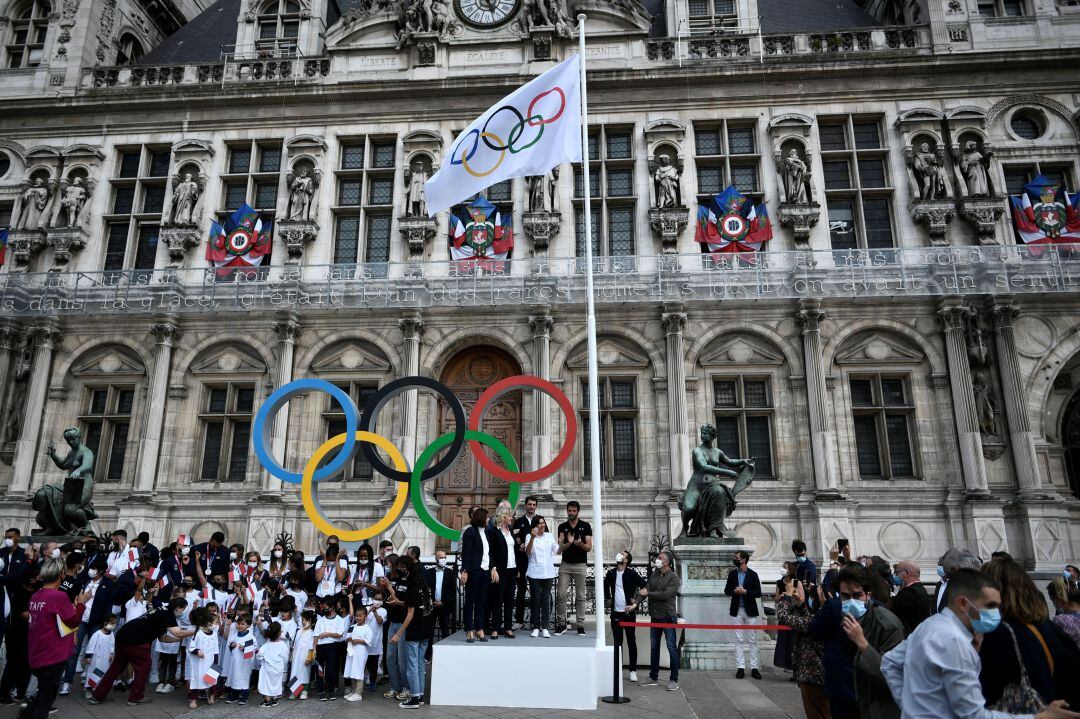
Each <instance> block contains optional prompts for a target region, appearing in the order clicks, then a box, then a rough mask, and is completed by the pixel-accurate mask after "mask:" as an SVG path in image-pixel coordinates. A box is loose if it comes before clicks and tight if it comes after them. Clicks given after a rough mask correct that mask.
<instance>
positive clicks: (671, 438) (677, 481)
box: [660, 304, 690, 491]
mask: <svg viewBox="0 0 1080 719" xmlns="http://www.w3.org/2000/svg"><path fill="white" fill-rule="evenodd" d="M682 310H683V306H682V305H680V304H666V305H664V311H663V313H661V315H660V324H662V325H663V326H664V332H665V333H666V334H667V346H666V349H667V354H666V356H665V357H664V362H665V364H666V365H667V394H668V452H669V454H670V456H671V461H670V465H671V489H672V491H681V490H684V489H686V481H687V480H688V479H689V478H690V474H689V471H688V470H687V465H686V462H687V457H688V456H689V454H690V439H689V437H688V436H687V434H686V409H687V408H686V369H685V367H684V363H685V360H686V349H685V347H684V346H683V330H684V329H686V313H685V312H683V311H682Z"/></svg>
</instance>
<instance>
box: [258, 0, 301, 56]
mask: <svg viewBox="0 0 1080 719" xmlns="http://www.w3.org/2000/svg"><path fill="white" fill-rule="evenodd" d="M258 29H259V37H258V40H256V43H255V45H256V47H257V48H258V51H259V55H260V56H265V55H272V56H281V55H295V54H296V41H297V38H298V37H300V3H298V2H296V1H295V0H270V2H268V3H266V4H265V5H263V8H262V12H260V13H259V17H258Z"/></svg>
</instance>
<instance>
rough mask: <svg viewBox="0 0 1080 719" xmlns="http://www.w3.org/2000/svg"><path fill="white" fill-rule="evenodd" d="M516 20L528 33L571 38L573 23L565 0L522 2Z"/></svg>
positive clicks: (529, 0)
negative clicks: (543, 33)
mask: <svg viewBox="0 0 1080 719" xmlns="http://www.w3.org/2000/svg"><path fill="white" fill-rule="evenodd" d="M518 19H519V21H520V22H521V28H522V29H523V30H524V31H525V32H528V33H532V32H535V31H548V32H552V33H555V34H556V35H558V36H559V37H561V38H564V39H570V38H571V37H572V36H573V27H574V22H573V20H572V19H571V17H570V10H569V8H568V7H567V4H566V0H524V3H523V5H522V9H521V15H520V16H519V17H518Z"/></svg>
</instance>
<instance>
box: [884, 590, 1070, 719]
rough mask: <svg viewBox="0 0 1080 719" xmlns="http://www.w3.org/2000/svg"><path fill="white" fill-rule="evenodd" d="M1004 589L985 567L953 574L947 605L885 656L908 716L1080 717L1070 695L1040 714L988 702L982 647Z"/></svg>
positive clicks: (997, 618) (889, 675)
mask: <svg viewBox="0 0 1080 719" xmlns="http://www.w3.org/2000/svg"><path fill="white" fill-rule="evenodd" d="M1000 607H1001V592H1000V587H999V585H998V583H997V582H996V581H994V580H993V579H991V578H990V577H989V576H987V575H986V574H984V573H983V572H981V571H978V570H974V569H958V570H956V571H955V572H953V573H952V575H951V576H950V578H949V589H948V594H947V599H946V606H945V610H944V611H941V612H938V613H937V614H934V615H933V616H932V617H930V618H929V619H927V620H926V621H925V622H923V623H922V624H920V625H919V626H918V628H917V629H916V630H915V631H914V632H913V633H912V634H911V636H910V637H908V638H907V639H905V640H904V641H903V642H902V643H901V644H900V645H899V646H897V647H896V648H895V649H893V650H892V651H891V652H889V653H887V654H885V656H884V657H882V660H881V673H882V675H883V676H884V678H885V681H886V682H887V683H888V685H889V689H890V690H891V691H892V695H893V697H894V698H895V699H896V701H897V703H898V704H899V705H900V709H901V717H902V719H1014V718H1015V719H1080V713H1077V712H1074V711H1069V710H1068V708H1067V707H1066V705H1065V702H1064V701H1055V702H1053V703H1051V704H1050V706H1048V707H1047V708H1046V709H1044V710H1043V711H1040V712H1039V713H1038V714H1008V713H1005V712H1002V711H996V710H993V709H988V708H986V700H985V698H984V696H983V693H982V687H981V685H980V683H979V673H980V671H981V669H982V668H983V666H984V662H982V661H981V660H980V656H979V647H980V646H982V645H983V644H984V643H985V636H986V635H987V634H989V633H992V632H994V631H995V630H996V629H997V628H998V625H999V624H1000V622H1001V610H1000Z"/></svg>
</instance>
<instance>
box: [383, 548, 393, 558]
mask: <svg viewBox="0 0 1080 719" xmlns="http://www.w3.org/2000/svg"><path fill="white" fill-rule="evenodd" d="M393 553H394V548H393V547H387V548H386V551H385V552H383V556H384V557H386V556H389V555H391V554H393Z"/></svg>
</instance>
